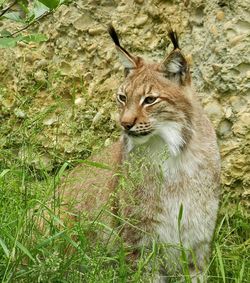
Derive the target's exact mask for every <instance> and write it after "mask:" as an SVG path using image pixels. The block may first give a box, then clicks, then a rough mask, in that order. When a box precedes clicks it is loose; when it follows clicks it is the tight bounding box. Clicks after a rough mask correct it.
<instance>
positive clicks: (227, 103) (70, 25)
mask: <svg viewBox="0 0 250 283" xmlns="http://www.w3.org/2000/svg"><path fill="white" fill-rule="evenodd" d="M249 6H250V3H249V0H242V1H231V0H228V1H226V0H202V1H199V0H193V1H192V0H183V1H181V0H179V1H178V0H172V1H171V0H169V1H167V0H166V1H163V0H162V1H160V0H158V1H157V0H155V1H153V0H151V1H150V0H149V1H146V0H134V1H132V0H128V1H118V0H88V1H73V3H71V4H70V5H69V6H64V5H63V6H61V7H60V8H59V9H58V10H57V11H56V12H55V13H54V14H53V15H51V16H49V17H47V18H46V19H44V20H43V21H42V22H41V23H40V24H39V26H38V27H37V28H38V29H39V31H40V32H43V33H44V34H46V35H47V36H48V38H49V40H48V41H47V42H46V43H43V44H40V45H34V44H24V43H22V44H19V46H18V47H17V48H15V49H8V50H7V49H0V91H1V93H0V103H1V106H0V107H1V108H0V110H1V113H0V119H1V123H2V125H3V123H5V124H6V125H8V127H7V128H6V129H7V130H5V132H4V131H3V132H4V133H5V137H4V136H2V138H1V142H0V146H2V148H8V146H10V145H11V143H10V141H8V140H6V132H8V131H9V129H10V128H12V129H14V130H16V131H17V132H18V129H19V126H20V125H21V124H23V123H24V122H23V121H25V120H26V121H30V123H31V126H30V127H31V128H32V127H34V128H35V129H36V131H37V135H36V136H35V138H36V144H37V145H38V148H39V150H40V153H41V152H42V154H40V155H39V158H41V159H42V160H43V162H44V164H45V166H47V167H48V168H52V167H53V162H51V156H52V152H54V148H55V146H56V148H57V153H58V154H59V153H67V154H68V155H67V156H68V157H72V156H73V157H79V156H82V157H86V156H87V155H88V154H89V152H91V150H92V149H93V148H95V147H97V146H96V144H97V141H99V140H102V141H104V143H105V144H109V143H110V142H111V140H112V137H113V134H112V133H113V132H115V133H116V135H117V128H116V126H115V124H116V123H115V116H116V115H115V103H114V102H113V101H114V100H113V93H114V92H115V89H116V87H117V85H118V83H119V81H120V80H121V77H122V75H123V71H122V67H121V66H120V64H119V62H118V60H117V56H116V52H115V50H114V46H113V44H112V42H111V40H110V38H109V36H108V34H107V32H106V28H107V25H108V23H110V22H112V23H113V25H114V26H115V28H116V29H117V30H118V32H119V34H120V36H121V41H122V44H123V46H125V47H126V49H128V50H129V51H131V52H132V53H134V54H139V55H142V56H145V57H149V58H152V59H156V60H161V59H162V58H163V57H164V55H165V54H166V53H167V52H169V51H170V50H171V46H170V45H169V41H168V39H167V29H168V27H169V25H170V23H171V25H172V27H173V28H174V29H176V30H177V32H178V33H179V37H180V45H181V47H182V50H183V52H184V54H186V55H187V57H188V59H189V61H190V62H191V63H192V76H193V85H194V87H195V89H196V90H197V93H198V95H199V96H200V98H201V100H202V103H203V105H204V107H205V110H206V112H207V114H208V115H209V117H210V118H211V120H212V122H213V124H214V126H215V128H216V131H217V135H218V139H219V144H220V149H221V157H222V183H223V185H224V188H225V189H227V190H229V191H230V192H231V193H232V194H237V195H238V196H240V198H241V200H242V202H244V203H246V204H247V203H249V202H248V200H247V198H248V197H249V194H250V190H249V187H250V165H249V164H250V111H249V110H250V90H249V87H250V52H249V50H250V10H249ZM34 89H35V90H34ZM58 97H59V98H60V99H59V100H58ZM27 101H28V102H27ZM58 101H60V103H59V102H58ZM27 103H28V107H27ZM39 113H42V114H41V118H40V121H41V125H42V126H40V127H38V126H37V124H36V122H34V121H33V120H34V119H33V118H34V117H37V115H38V114H39ZM35 115H36V116H35ZM32 117H33V118H32ZM32 119H33V120H32ZM13 123H14V126H13ZM27 123H28V122H27ZM36 127H37V128H36ZM2 128H3V127H2ZM15 138H16V139H18V135H17V137H16V136H15ZM30 143H32V139H30ZM20 146H21V143H20V142H19V143H18V142H16V144H15V148H16V152H17V156H20V157H22V148H20ZM31 152H32V149H31ZM34 155H35V157H34ZM34 160H35V163H36V162H37V164H38V163H39V162H40V161H38V160H37V153H36V152H35V153H33V155H32V154H31V161H34ZM39 160H40V159H39ZM39 164H40V163H39Z"/></svg>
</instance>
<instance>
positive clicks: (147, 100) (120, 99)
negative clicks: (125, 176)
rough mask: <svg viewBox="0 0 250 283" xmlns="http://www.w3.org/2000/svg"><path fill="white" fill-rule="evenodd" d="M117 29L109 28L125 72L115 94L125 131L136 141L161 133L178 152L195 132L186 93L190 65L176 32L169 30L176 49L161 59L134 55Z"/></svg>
mask: <svg viewBox="0 0 250 283" xmlns="http://www.w3.org/2000/svg"><path fill="white" fill-rule="evenodd" d="M114 33H115V31H114V30H113V29H112V28H110V35H111V36H112V38H113V40H114V42H115V43H116V48H117V51H118V54H119V57H120V59H121V61H122V63H123V65H124V67H125V73H126V78H125V81H124V82H123V83H122V85H121V86H120V87H119V89H118V91H117V95H116V99H117V103H118V107H119V112H120V125H121V127H122V129H123V131H124V134H125V135H126V136H127V137H129V139H130V140H132V141H133V142H134V143H136V144H138V143H144V142H147V141H148V140H149V139H150V137H152V136H155V135H158V136H160V137H161V138H162V139H163V140H165V141H166V142H167V143H168V145H169V149H170V151H171V153H172V154H174V155H176V154H178V152H179V151H180V150H181V149H182V148H184V146H185V145H186V144H187V143H188V141H189V139H190V138H191V136H192V130H191V128H192V127H191V126H192V125H191V116H192V107H191V103H190V102H189V100H188V97H187V96H186V95H185V92H186V89H187V88H188V87H189V85H190V74H189V67H188V64H187V62H186V60H185V58H184V57H183V55H182V54H181V52H180V50H179V47H178V42H177V38H176V35H175V33H173V32H171V34H170V38H171V39H172V41H173V43H174V46H175V49H174V50H173V51H172V52H171V53H170V55H169V56H168V57H167V58H166V59H165V60H163V62H161V63H148V62H145V61H144V60H143V59H142V58H140V57H134V56H132V55H131V54H129V53H128V52H127V51H126V50H125V49H124V48H122V47H121V46H120V43H119V41H118V38H117V35H116V33H115V34H114Z"/></svg>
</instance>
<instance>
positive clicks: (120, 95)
mask: <svg viewBox="0 0 250 283" xmlns="http://www.w3.org/2000/svg"><path fill="white" fill-rule="evenodd" d="M117 99H118V100H119V101H120V102H122V103H125V102H126V101H127V96H126V95H124V94H118V95H117Z"/></svg>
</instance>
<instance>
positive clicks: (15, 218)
mask: <svg viewBox="0 0 250 283" xmlns="http://www.w3.org/2000/svg"><path fill="white" fill-rule="evenodd" d="M64 169H65V165H64V166H63V167H62V168H61V171H60V170H58V171H57V172H55V173H54V174H48V173H47V172H46V171H44V172H43V174H42V173H41V172H40V171H39V173H37V172H35V171H32V170H31V169H30V168H29V166H26V165H25V164H23V165H21V166H20V164H18V166H15V164H13V166H12V167H8V168H6V167H4V166H3V164H2V166H1V170H0V189H1V194H0V203H1V206H0V227H1V232H0V278H1V279H2V282H128V281H130V282H147V279H146V278H147V276H145V274H146V273H147V268H146V266H147V265H148V264H151V266H152V263H153V262H154V260H155V259H156V258H157V247H155V248H154V249H152V251H146V252H145V251H142V256H141V260H140V261H139V263H138V265H137V267H136V270H134V269H133V268H132V267H131V266H129V265H128V264H127V263H126V260H125V258H126V250H125V248H123V245H122V243H120V244H119V247H116V252H115V253H110V251H109V249H108V247H107V245H106V244H104V243H98V242H95V243H94V244H93V243H91V239H90V238H89V237H88V235H89V234H90V230H92V231H95V232H96V231H99V229H101V228H100V227H99V226H98V225H93V223H89V222H86V221H84V219H82V221H81V220H79V221H77V222H76V223H75V224H74V225H73V226H72V227H70V228H67V227H63V226H62V225H60V221H59V219H58V218H57V215H56V212H54V211H55V210H54V209H55V208H56V206H57V202H56V199H55V202H54V203H53V202H52V204H51V206H50V207H49V208H46V202H47V200H48V199H49V198H50V197H51V195H53V191H54V190H55V187H56V184H57V182H58V180H59V177H60V175H61V174H62V172H63V171H64ZM232 201H234V205H232ZM34 208H37V209H34ZM42 208H43V209H45V210H46V209H48V210H49V211H50V215H51V220H50V221H49V222H48V223H47V229H46V233H41V231H40V230H39V229H37V226H36V225H35V220H34V217H36V218H37V217H42V216H39V215H40V212H41V209H42ZM220 211H221V213H220V215H219V221H218V225H217V229H216V233H215V240H214V245H213V254H212V257H211V262H210V266H209V270H208V274H209V282H237V283H240V282H249V278H250V277H249V276H250V274H249V252H250V250H249V247H250V241H249V220H248V217H247V213H246V209H245V208H244V207H242V206H241V205H240V203H239V202H237V200H232V199H231V198H230V197H229V196H227V195H225V196H224V197H223V199H222V203H221V210H220ZM72 250H74V252H72ZM174 282H176V281H174ZM187 282H188V281H187Z"/></svg>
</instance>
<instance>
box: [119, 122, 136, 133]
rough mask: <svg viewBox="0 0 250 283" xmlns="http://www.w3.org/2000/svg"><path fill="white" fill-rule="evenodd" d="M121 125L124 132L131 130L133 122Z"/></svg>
mask: <svg viewBox="0 0 250 283" xmlns="http://www.w3.org/2000/svg"><path fill="white" fill-rule="evenodd" d="M121 125H122V126H123V128H124V129H125V130H127V131H129V130H130V129H131V128H133V126H134V125H135V122H121Z"/></svg>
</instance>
